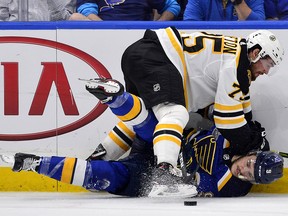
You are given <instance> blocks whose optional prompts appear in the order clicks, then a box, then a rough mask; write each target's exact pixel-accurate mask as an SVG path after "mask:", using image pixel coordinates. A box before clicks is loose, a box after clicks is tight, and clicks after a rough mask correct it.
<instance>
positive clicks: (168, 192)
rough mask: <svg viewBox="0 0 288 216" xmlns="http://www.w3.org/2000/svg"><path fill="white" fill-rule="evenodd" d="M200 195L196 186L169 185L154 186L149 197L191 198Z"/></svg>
mask: <svg viewBox="0 0 288 216" xmlns="http://www.w3.org/2000/svg"><path fill="white" fill-rule="evenodd" d="M197 194H198V192H197V188H196V187H195V186H194V185H186V184H179V185H173V187H171V186H167V185H154V186H153V188H152V190H151V192H150V193H149V194H148V197H151V198H155V197H156V198H171V197H172V198H190V197H195V196H196V195H197Z"/></svg>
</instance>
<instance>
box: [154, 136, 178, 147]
mask: <svg viewBox="0 0 288 216" xmlns="http://www.w3.org/2000/svg"><path fill="white" fill-rule="evenodd" d="M160 141H171V142H174V143H175V144H177V145H178V146H181V140H180V139H178V138H176V137H174V136H158V137H156V138H155V139H154V140H153V144H154V145H156V144H157V143H158V142H160Z"/></svg>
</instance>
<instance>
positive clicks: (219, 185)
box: [217, 169, 232, 191]
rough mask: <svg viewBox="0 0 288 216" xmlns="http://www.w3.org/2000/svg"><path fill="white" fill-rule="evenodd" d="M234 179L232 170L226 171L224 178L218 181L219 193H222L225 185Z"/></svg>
mask: <svg viewBox="0 0 288 216" xmlns="http://www.w3.org/2000/svg"><path fill="white" fill-rule="evenodd" d="M231 177H232V173H231V172H230V170H229V169H228V170H227V171H226V173H225V174H224V175H223V176H222V178H221V179H220V180H219V181H218V183H217V185H218V191H220V190H221V189H222V188H223V187H224V186H225V184H226V183H227V182H228V181H229V179H230V178H231Z"/></svg>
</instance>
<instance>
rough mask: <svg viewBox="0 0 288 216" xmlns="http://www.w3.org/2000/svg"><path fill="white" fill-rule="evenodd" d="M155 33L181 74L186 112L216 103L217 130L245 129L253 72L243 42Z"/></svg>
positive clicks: (196, 34)
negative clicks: (250, 69) (250, 77)
mask: <svg viewBox="0 0 288 216" xmlns="http://www.w3.org/2000/svg"><path fill="white" fill-rule="evenodd" d="M155 32H156V34H157V36H158V38H159V41H160V43H161V45H162V47H163V49H164V51H165V53H166V55H167V56H168V58H169V59H170V61H171V62H172V63H173V64H174V65H175V66H176V68H177V69H178V71H179V72H180V73H181V76H182V79H183V86H184V95H185V101H186V108H187V110H188V111H189V112H190V111H192V112H196V111H197V110H198V109H202V108H205V107H207V106H208V105H210V104H213V103H214V121H215V124H216V126H217V128H222V129H234V128H239V127H241V126H243V125H245V124H246V120H245V113H248V112H250V111H251V104H250V96H249V85H250V79H249V74H250V71H249V70H248V68H249V61H248V59H247V51H246V49H245V51H244V49H241V42H240V41H241V39H242V38H238V37H232V36H224V35H215V34H208V33H205V32H193V33H189V34H188V33H184V32H178V31H177V30H176V29H174V28H166V29H159V30H156V31H155ZM180 37H181V39H180ZM245 48H246V47H245ZM241 53H242V55H241ZM241 56H242V58H241V61H240V57H241ZM242 59H243V62H244V63H242ZM240 63H241V64H242V66H239V64H240ZM239 70H240V71H239ZM240 81H241V83H240Z"/></svg>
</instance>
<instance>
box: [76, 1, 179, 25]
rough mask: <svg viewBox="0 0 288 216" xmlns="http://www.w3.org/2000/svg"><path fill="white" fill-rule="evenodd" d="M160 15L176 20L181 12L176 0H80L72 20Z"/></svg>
mask: <svg viewBox="0 0 288 216" xmlns="http://www.w3.org/2000/svg"><path fill="white" fill-rule="evenodd" d="M153 9H156V10H157V13H158V14H159V15H160V16H159V18H158V16H156V17H157V20H158V21H164V20H174V19H176V18H177V16H178V15H179V13H180V5H179V4H178V3H177V1H176V0H145V1H143V0H141V1H140V0H78V1H77V12H78V13H75V14H73V15H72V17H71V19H72V20H94V21H101V20H121V21H124V20H134V21H141V20H142V21H147V20H153V19H154V11H153Z"/></svg>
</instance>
